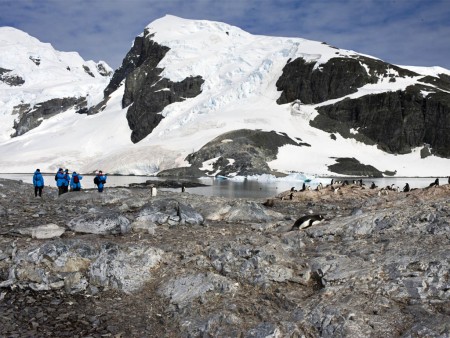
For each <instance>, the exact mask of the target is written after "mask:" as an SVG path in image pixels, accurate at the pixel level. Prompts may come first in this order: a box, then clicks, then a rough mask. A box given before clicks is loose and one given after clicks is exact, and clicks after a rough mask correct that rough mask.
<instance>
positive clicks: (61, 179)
mask: <svg viewBox="0 0 450 338" xmlns="http://www.w3.org/2000/svg"><path fill="white" fill-rule="evenodd" d="M55 180H56V186H57V187H58V196H59V195H62V194H64V192H65V191H64V183H65V182H66V177H65V175H64V171H63V169H62V168H59V169H58V172H57V173H56V175H55Z"/></svg>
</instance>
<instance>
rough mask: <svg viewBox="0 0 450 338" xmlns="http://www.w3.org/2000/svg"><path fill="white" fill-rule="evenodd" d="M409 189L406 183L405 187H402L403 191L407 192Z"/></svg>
mask: <svg viewBox="0 0 450 338" xmlns="http://www.w3.org/2000/svg"><path fill="white" fill-rule="evenodd" d="M410 190H411V188H410V187H409V184H408V183H406V184H405V187H404V188H403V192H409V191H410Z"/></svg>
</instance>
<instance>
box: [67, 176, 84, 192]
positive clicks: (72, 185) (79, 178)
mask: <svg viewBox="0 0 450 338" xmlns="http://www.w3.org/2000/svg"><path fill="white" fill-rule="evenodd" d="M75 176H77V177H78V180H79V182H78V183H75V182H74V181H73V179H74V177H75ZM82 179H83V176H81V175H80V174H72V178H71V179H70V188H71V189H72V190H73V189H77V188H79V189H81V180H82Z"/></svg>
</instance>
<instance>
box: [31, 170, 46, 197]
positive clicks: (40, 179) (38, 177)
mask: <svg viewBox="0 0 450 338" xmlns="http://www.w3.org/2000/svg"><path fill="white" fill-rule="evenodd" d="M33 185H34V197H37V195H38V193H39V197H42V189H43V188H44V176H42V174H41V170H40V169H36V171H35V172H34V175H33Z"/></svg>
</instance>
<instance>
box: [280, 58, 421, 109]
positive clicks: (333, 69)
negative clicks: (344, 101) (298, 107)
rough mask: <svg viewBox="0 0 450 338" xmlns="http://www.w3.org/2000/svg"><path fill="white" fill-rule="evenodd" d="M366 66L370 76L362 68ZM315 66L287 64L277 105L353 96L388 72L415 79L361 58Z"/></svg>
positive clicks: (410, 73)
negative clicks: (360, 88)
mask: <svg viewBox="0 0 450 338" xmlns="http://www.w3.org/2000/svg"><path fill="white" fill-rule="evenodd" d="M363 63H364V64H367V65H368V66H369V69H370V70H369V73H368V72H367V70H366V68H365V67H364V66H363ZM314 66H316V63H315V62H306V61H305V60H304V59H302V58H298V59H295V60H293V61H291V62H289V63H288V64H287V65H286V66H285V67H284V69H283V74H282V75H281V77H280V78H279V79H278V81H277V83H276V86H277V89H278V90H281V91H282V93H281V96H280V98H279V99H278V100H277V103H278V104H284V103H289V102H292V101H294V100H300V101H301V102H303V103H305V104H311V103H319V102H324V101H327V100H330V99H335V98H339V97H342V96H345V95H348V94H351V93H355V92H356V91H357V90H358V88H359V87H362V86H364V85H365V84H368V83H376V82H377V81H378V78H379V77H386V76H388V74H387V70H388V69H394V70H396V71H397V72H398V73H399V76H412V75H416V74H415V73H413V72H410V71H407V70H404V69H401V68H399V67H397V66H394V65H390V64H388V63H384V62H382V61H378V60H375V59H370V58H365V57H360V58H358V59H352V58H332V59H330V60H329V61H328V62H327V63H325V64H322V65H320V66H319V67H318V68H317V69H314Z"/></svg>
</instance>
